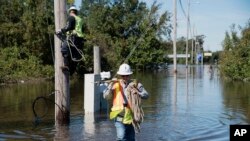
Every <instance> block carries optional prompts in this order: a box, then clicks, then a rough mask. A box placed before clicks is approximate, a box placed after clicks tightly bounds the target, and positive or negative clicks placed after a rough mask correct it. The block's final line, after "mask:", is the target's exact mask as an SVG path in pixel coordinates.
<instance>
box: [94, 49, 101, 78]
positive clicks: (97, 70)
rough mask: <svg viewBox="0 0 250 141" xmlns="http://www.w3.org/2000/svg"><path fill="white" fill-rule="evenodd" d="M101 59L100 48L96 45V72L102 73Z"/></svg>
mask: <svg viewBox="0 0 250 141" xmlns="http://www.w3.org/2000/svg"><path fill="white" fill-rule="evenodd" d="M100 61H101V59H100V48H99V46H94V74H100V72H101V62H100Z"/></svg>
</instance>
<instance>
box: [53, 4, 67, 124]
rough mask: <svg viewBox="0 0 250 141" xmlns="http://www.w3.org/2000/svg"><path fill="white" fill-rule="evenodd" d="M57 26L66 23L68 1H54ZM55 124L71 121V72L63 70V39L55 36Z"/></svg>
mask: <svg viewBox="0 0 250 141" xmlns="http://www.w3.org/2000/svg"><path fill="white" fill-rule="evenodd" d="M54 13H55V28H56V31H59V30H60V29H61V28H62V27H63V25H64V24H65V19H66V1H65V0H55V1H54ZM54 39H55V103H56V104H57V105H55V124H56V126H57V125H67V124H69V121H70V118H69V117H70V93H69V72H64V73H63V71H62V70H61V68H60V67H61V66H63V65H64V64H63V57H62V53H61V47H60V46H61V41H60V40H59V39H58V38H57V37H56V36H55V37H54Z"/></svg>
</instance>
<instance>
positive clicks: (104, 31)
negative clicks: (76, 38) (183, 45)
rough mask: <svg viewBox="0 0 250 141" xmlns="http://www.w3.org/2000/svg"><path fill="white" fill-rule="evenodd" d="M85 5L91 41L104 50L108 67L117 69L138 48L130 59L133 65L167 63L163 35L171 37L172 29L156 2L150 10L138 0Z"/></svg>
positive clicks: (88, 35) (82, 10)
mask: <svg viewBox="0 0 250 141" xmlns="http://www.w3.org/2000/svg"><path fill="white" fill-rule="evenodd" d="M82 2H83V3H84V4H85V5H84V4H83V6H82V8H81V13H82V15H83V16H86V17H85V20H86V25H87V31H88V33H87V35H86V38H87V42H91V43H93V44H97V45H99V46H100V47H101V54H102V58H103V60H107V61H106V62H108V65H107V64H106V66H111V67H112V68H117V66H118V65H119V64H120V63H121V62H122V61H124V60H125V59H126V58H127V57H128V55H129V54H130V53H131V51H132V50H134V48H136V49H135V52H133V53H132V55H131V56H130V57H129V59H128V60H127V61H128V62H130V64H131V65H134V66H135V65H145V64H147V63H150V62H152V61H153V60H156V61H163V56H164V52H165V51H164V50H163V49H165V48H164V47H163V45H162V35H165V36H167V37H169V33H170V31H171V30H170V29H171V26H170V24H169V19H170V18H169V14H168V13H167V12H165V13H164V14H162V15H158V13H157V12H158V10H159V5H157V4H156V3H154V4H153V5H152V6H151V8H150V9H148V8H147V6H146V3H144V2H139V1H138V0H116V1H111V0H109V1H101V2H93V1H88V0H83V1H82ZM86 44H88V43H86ZM88 45H90V46H91V44H88ZM87 54H89V53H87Z"/></svg>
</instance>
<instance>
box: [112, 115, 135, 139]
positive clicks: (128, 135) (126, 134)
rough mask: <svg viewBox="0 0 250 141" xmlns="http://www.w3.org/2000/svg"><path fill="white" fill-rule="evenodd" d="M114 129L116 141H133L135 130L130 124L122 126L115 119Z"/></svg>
mask: <svg viewBox="0 0 250 141" xmlns="http://www.w3.org/2000/svg"><path fill="white" fill-rule="evenodd" d="M115 127H116V134H117V139H116V140H118V141H135V130H134V127H133V125H132V124H123V123H122V122H121V121H117V120H116V119H115Z"/></svg>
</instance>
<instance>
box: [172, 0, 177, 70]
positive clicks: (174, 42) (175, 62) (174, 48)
mask: <svg viewBox="0 0 250 141" xmlns="http://www.w3.org/2000/svg"><path fill="white" fill-rule="evenodd" d="M173 1H174V20H173V21H174V24H173V25H174V41H173V54H174V73H177V60H176V36H177V35H176V34H177V30H176V25H177V8H176V5H177V2H176V0H173Z"/></svg>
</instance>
